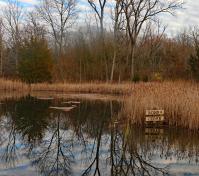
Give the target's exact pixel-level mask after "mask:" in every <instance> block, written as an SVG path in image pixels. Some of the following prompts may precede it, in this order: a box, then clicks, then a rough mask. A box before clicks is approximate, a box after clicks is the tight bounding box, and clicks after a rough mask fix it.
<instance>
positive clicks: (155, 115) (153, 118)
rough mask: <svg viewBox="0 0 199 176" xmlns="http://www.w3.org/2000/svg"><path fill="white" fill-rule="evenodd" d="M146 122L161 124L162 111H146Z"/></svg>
mask: <svg viewBox="0 0 199 176" xmlns="http://www.w3.org/2000/svg"><path fill="white" fill-rule="evenodd" d="M145 121H146V122H162V121H164V110H146V117H145Z"/></svg>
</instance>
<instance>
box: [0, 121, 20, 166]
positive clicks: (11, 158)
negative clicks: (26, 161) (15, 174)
mask: <svg viewBox="0 0 199 176" xmlns="http://www.w3.org/2000/svg"><path fill="white" fill-rule="evenodd" d="M7 118H8V117H7ZM8 119H9V120H8V122H7V124H4V125H5V126H6V135H7V136H6V137H5V138H6V140H4V145H5V149H4V152H3V155H2V156H1V160H2V161H4V162H5V163H6V164H7V165H10V166H15V163H16V162H17V160H18V151H17V150H18V147H17V144H16V140H17V139H16V136H17V132H16V127H15V124H14V122H13V121H12V119H11V118H8Z"/></svg>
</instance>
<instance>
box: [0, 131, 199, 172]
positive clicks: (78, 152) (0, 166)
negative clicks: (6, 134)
mask: <svg viewBox="0 0 199 176" xmlns="http://www.w3.org/2000/svg"><path fill="white" fill-rule="evenodd" d="M60 133H61V136H62V137H63V138H64V139H67V140H68V141H74V143H73V145H72V146H71V151H72V155H73V156H74V158H73V159H72V160H73V161H74V163H72V165H71V166H72V173H73V175H75V176H78V175H81V173H82V171H83V170H84V169H85V168H87V167H88V166H89V164H90V163H91V162H92V159H93V158H94V156H95V152H94V153H93V155H92V156H91V153H90V152H91V150H92V147H93V143H94V140H93V139H89V138H88V139H87V138H86V143H87V145H86V150H84V146H83V145H82V143H81V142H80V141H78V138H77V137H76V136H75V135H74V132H73V131H72V130H67V131H63V130H61V131H60ZM50 136H52V133H51V132H46V135H45V139H44V141H48V140H49V137H50ZM85 137H86V135H85ZM101 143H102V146H101V147H100V168H101V169H102V170H103V175H104V176H106V175H107V176H108V175H109V173H110V167H109V165H108V163H109V160H107V158H108V157H109V156H110V150H109V147H110V136H108V135H103V137H102V141H101ZM66 145H67V144H66ZM15 146H16V148H17V153H18V157H19V158H18V161H17V162H16V166H15V167H14V168H13V167H9V166H7V167H6V166H5V165H4V164H5V163H3V160H1V161H0V175H5V176H11V175H12V176H17V175H20V176H23V175H24V176H25V175H29V176H36V175H37V173H36V168H34V167H32V166H31V161H30V160H28V159H27V157H26V152H27V149H26V148H25V147H26V145H24V144H22V143H20V139H19V137H17V140H16V145H15ZM69 146H70V145H69ZM5 147H6V146H5V145H4V146H3V147H2V148H1V150H0V155H1V156H2V155H3V152H4V151H5ZM37 150H38V149H34V151H35V152H36V151H37ZM173 150H174V149H173ZM84 151H87V153H86V152H84ZM159 156H160V151H155V153H154V156H153V162H152V163H153V164H155V165H156V166H159V167H165V166H169V171H170V172H171V174H173V175H176V176H181V175H185V174H186V175H190V176H191V175H199V170H198V165H195V164H187V163H188V161H185V160H182V161H178V160H177V159H176V158H175V157H173V159H172V160H170V159H168V160H165V159H160V157H159ZM52 157H53V156H52ZM91 171H92V170H91Z"/></svg>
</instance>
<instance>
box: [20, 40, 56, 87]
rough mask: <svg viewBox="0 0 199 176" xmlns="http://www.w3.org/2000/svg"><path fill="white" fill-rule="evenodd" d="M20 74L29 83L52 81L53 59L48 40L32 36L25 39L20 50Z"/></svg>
mask: <svg viewBox="0 0 199 176" xmlns="http://www.w3.org/2000/svg"><path fill="white" fill-rule="evenodd" d="M19 59H20V60H19V67H18V71H19V76H20V78H21V79H22V80H23V81H25V82H27V83H29V84H30V83H41V82H50V81H51V79H52V68H53V60H52V55H51V52H50V49H49V48H48V45H47V42H46V41H45V40H43V39H38V38H34V37H31V39H30V40H27V39H25V40H24V42H23V44H22V46H20V50H19Z"/></svg>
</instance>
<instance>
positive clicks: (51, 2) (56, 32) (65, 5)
mask: <svg viewBox="0 0 199 176" xmlns="http://www.w3.org/2000/svg"><path fill="white" fill-rule="evenodd" d="M37 9H38V12H39V14H40V16H41V18H42V19H43V20H44V21H45V22H46V23H47V24H48V25H49V26H50V28H51V34H52V36H53V38H54V40H55V44H56V48H57V47H58V55H61V54H62V53H63V47H64V45H65V40H64V38H65V37H66V32H67V29H68V28H69V27H71V25H72V24H73V22H74V17H75V16H76V12H77V11H76V0H41V3H40V5H39V6H38V7H37Z"/></svg>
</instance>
